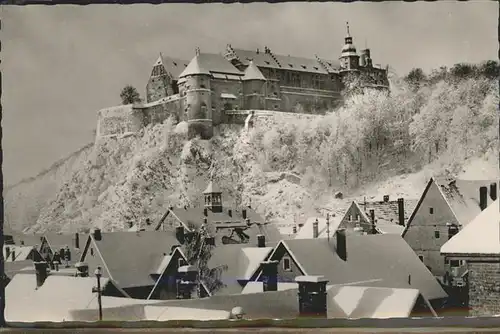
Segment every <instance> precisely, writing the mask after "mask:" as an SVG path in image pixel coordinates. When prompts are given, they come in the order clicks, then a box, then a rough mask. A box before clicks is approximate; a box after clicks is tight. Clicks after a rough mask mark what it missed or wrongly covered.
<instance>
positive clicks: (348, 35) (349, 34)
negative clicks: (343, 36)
mask: <svg viewBox="0 0 500 334" xmlns="http://www.w3.org/2000/svg"><path fill="white" fill-rule="evenodd" d="M345 25H346V27H347V37H350V36H351V33H350V32H349V22H346V23H345Z"/></svg>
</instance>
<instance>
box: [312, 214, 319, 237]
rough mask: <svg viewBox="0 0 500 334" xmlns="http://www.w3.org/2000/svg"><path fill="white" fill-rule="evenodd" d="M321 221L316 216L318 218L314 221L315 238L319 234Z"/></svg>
mask: <svg viewBox="0 0 500 334" xmlns="http://www.w3.org/2000/svg"><path fill="white" fill-rule="evenodd" d="M318 225H319V222H318V218H316V220H315V221H314V223H313V238H314V239H316V238H317V237H318V235H319V227H318Z"/></svg>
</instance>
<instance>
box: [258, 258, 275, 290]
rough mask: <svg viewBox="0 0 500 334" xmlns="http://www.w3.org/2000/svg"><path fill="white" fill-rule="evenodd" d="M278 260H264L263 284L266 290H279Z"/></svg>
mask: <svg viewBox="0 0 500 334" xmlns="http://www.w3.org/2000/svg"><path fill="white" fill-rule="evenodd" d="M278 263H279V262H278V261H263V262H261V266H262V276H261V277H262V286H263V290H264V292H267V291H278Z"/></svg>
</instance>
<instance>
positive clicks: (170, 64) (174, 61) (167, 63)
mask: <svg viewBox="0 0 500 334" xmlns="http://www.w3.org/2000/svg"><path fill="white" fill-rule="evenodd" d="M158 60H159V61H157V63H156V64H155V65H160V64H162V65H163V67H164V68H165V71H166V72H167V73H169V74H170V75H171V76H172V78H173V79H175V80H178V79H179V75H180V74H181V73H182V71H184V70H185V69H186V67H187V65H188V64H189V61H187V60H183V59H178V58H172V57H167V56H165V55H163V54H160V57H159V59H158Z"/></svg>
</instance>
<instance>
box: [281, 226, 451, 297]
mask: <svg viewBox="0 0 500 334" xmlns="http://www.w3.org/2000/svg"><path fill="white" fill-rule="evenodd" d="M283 243H285V244H286V247H287V248H288V249H289V250H290V252H291V253H292V254H293V257H294V258H295V259H296V260H297V261H298V262H299V264H300V266H302V268H303V270H304V271H305V274H307V275H323V276H325V277H326V278H327V279H329V280H330V283H331V284H345V283H353V282H363V281H370V280H381V281H373V282H370V283H360V284H363V285H365V286H380V287H391V288H416V289H419V290H420V292H421V293H422V295H423V296H424V297H426V298H428V299H431V300H432V299H437V298H444V297H446V293H445V292H444V290H443V289H442V288H441V286H440V285H439V283H438V282H437V281H436V279H435V278H434V276H433V275H432V274H431V272H430V271H429V270H428V269H427V268H426V267H425V265H424V264H423V263H422V262H421V261H420V259H419V258H418V257H417V256H416V254H415V252H414V251H413V250H412V249H411V248H410V246H409V245H408V244H407V243H406V242H405V241H404V239H403V238H401V237H400V236H398V235H391V234H386V235H384V234H382V235H348V236H347V240H346V243H347V261H343V260H342V259H340V258H339V257H338V255H337V254H336V252H335V250H334V242H330V243H329V242H328V241H327V240H326V239H298V240H297V239H294V240H285V241H283ZM311 254H314V259H315V260H314V261H310V258H311V256H312V255H311ZM409 276H411V284H410V285H409V284H408V279H409Z"/></svg>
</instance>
